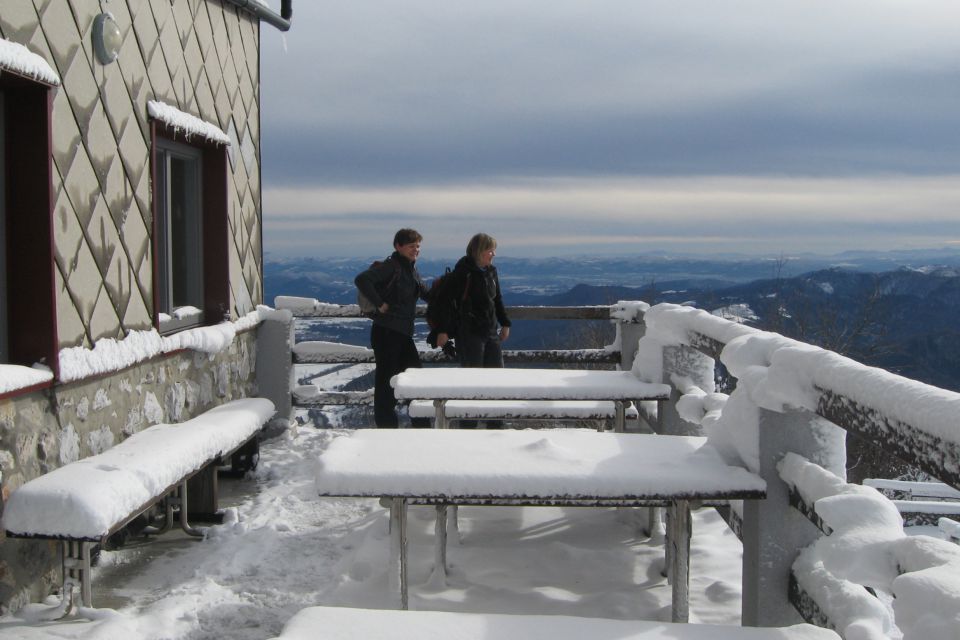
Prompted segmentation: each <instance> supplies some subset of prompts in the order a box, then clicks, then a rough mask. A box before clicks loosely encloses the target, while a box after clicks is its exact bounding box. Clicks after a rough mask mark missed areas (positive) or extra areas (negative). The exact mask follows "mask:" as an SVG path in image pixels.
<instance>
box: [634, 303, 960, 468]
mask: <svg viewBox="0 0 960 640" xmlns="http://www.w3.org/2000/svg"><path fill="white" fill-rule="evenodd" d="M644 320H645V322H646V326H647V333H646V336H645V337H644V338H643V339H642V340H641V341H640V342H641V345H640V352H639V357H638V360H637V362H636V363H635V365H634V368H635V370H637V371H638V374H639V375H640V376H641V378H643V379H644V380H648V381H651V382H662V381H663V371H662V366H663V359H662V356H661V353H662V350H663V348H664V347H665V346H671V345H684V346H688V347H693V348H696V349H702V350H705V351H708V352H714V353H713V355H717V354H719V359H720V361H721V362H722V363H723V364H724V365H725V366H726V367H727V369H728V371H729V372H730V374H731V375H732V376H733V377H735V378H736V379H737V381H738V382H737V392H735V393H734V394H732V396H731V399H730V401H731V402H734V400H735V398H734V397H733V396H736V395H737V393H738V392H742V393H746V395H747V399H748V401H749V403H750V404H751V405H753V406H755V407H758V408H763V409H768V410H771V411H783V410H784V409H785V408H796V409H806V410H808V411H811V412H813V413H815V414H817V415H819V416H821V417H823V418H825V419H827V420H830V421H831V422H833V423H835V424H838V425H840V426H842V427H843V428H845V429H849V430H852V431H855V432H857V433H858V434H860V435H863V436H865V437H866V438H868V439H869V440H871V441H873V442H875V443H876V444H877V445H878V446H881V447H882V448H884V449H885V450H887V451H888V452H890V453H892V454H894V455H896V456H898V457H900V458H903V459H904V460H906V461H908V462H913V463H915V464H917V465H918V466H920V467H921V468H922V469H924V470H925V471H927V472H928V473H931V474H932V475H934V476H936V477H938V478H939V479H941V480H944V481H948V482H956V483H957V484H960V429H957V418H956V416H958V415H960V394H958V393H956V392H953V391H947V390H945V389H939V388H937V387H933V386H930V385H927V384H924V383H921V382H917V381H915V380H910V379H908V378H904V377H902V376H898V375H895V374H892V373H889V372H887V371H884V370H882V369H878V368H875V367H868V366H866V365H863V364H860V363H858V362H855V361H854V360H851V359H849V358H846V357H843V356H841V355H839V354H836V353H833V352H831V351H827V350H825V349H821V348H819V347H815V346H812V345H809V344H805V343H802V342H798V341H796V340H791V339H789V338H785V337H783V336H781V335H778V334H775V333H768V332H764V331H759V330H757V329H753V328H750V327H746V326H744V325H742V324H739V323H736V322H731V321H729V320H724V319H722V318H718V317H716V316H713V315H711V314H710V313H708V312H706V311H703V310H700V309H694V308H691V307H681V306H677V305H672V304H660V305H656V306H654V307H651V308H650V309H649V310H647V311H646V313H645V317H644ZM704 345H707V347H704ZM716 350H719V351H716ZM712 364H713V363H712V361H709V366H711V367H712ZM703 375H704V376H705V377H706V376H707V372H704V373H703ZM709 377H710V378H711V379H712V375H709ZM704 390H705V391H706V392H708V393H709V392H712V389H704ZM742 404H744V403H735V405H734V406H738V405H742ZM739 417H740V418H748V419H749V417H750V416H745V415H741V416H739ZM750 422H751V424H747V425H742V424H741V425H740V427H739V428H740V429H748V430H752V421H750ZM729 426H734V425H733V424H732V423H731V424H730V425H729ZM749 442H756V437H755V434H753V433H749V434H744V437H738V438H735V439H734V441H731V442H728V443H727V444H730V445H732V446H733V447H734V449H735V450H737V451H738V453H739V454H740V457H741V459H742V460H743V461H744V462H747V463H748V466H750V464H749V463H750V461H751V460H752V459H754V458H755V455H756V454H755V451H753V450H751V449H750V447H749V446H748V447H747V448H746V449H742V448H741V445H742V444H743V443H749Z"/></svg>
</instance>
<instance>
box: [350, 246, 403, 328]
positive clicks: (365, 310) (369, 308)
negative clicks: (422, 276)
mask: <svg viewBox="0 0 960 640" xmlns="http://www.w3.org/2000/svg"><path fill="white" fill-rule="evenodd" d="M387 260H390V258H387ZM387 260H374V261H373V262H371V263H370V267H369V269H376V268H377V267H379V266H380V265H382V264H383V263H384V262H386V261H387ZM390 262H391V263H392V264H393V275H392V276H390V280H388V281H387V284H386V285H384V287H383V290H382V291H381V290H380V289H379V288H378V289H377V293H379V294H380V297H381V298H386V297H387V293H388V292H389V291H390V288H391V287H392V286H394V285H395V284H396V283H397V279H398V278H399V277H400V265H399V264H397V262H396V261H395V260H390ZM357 306H358V307H360V314H361V315H364V316H366V317H368V318H372V317H373V316H375V315H377V313H379V312H380V310H379V309H378V308H377V307H376V306H374V304H373V301H372V300H370V299H369V298H367V296H365V295H363V294H362V293H361V292H360V290H359V289H358V290H357Z"/></svg>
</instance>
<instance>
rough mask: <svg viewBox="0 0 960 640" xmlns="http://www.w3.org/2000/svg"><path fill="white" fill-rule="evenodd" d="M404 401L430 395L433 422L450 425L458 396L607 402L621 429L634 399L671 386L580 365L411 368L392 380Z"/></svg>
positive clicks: (658, 395)
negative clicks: (451, 409) (450, 407)
mask: <svg viewBox="0 0 960 640" xmlns="http://www.w3.org/2000/svg"><path fill="white" fill-rule="evenodd" d="M390 383H391V384H392V385H393V388H394V392H395V395H396V397H397V398H398V399H401V400H430V401H433V405H434V409H435V413H434V415H435V422H434V426H435V427H437V428H439V429H442V428H445V427H446V420H447V416H448V410H447V407H446V405H447V404H448V402H450V401H453V400H469V401H477V400H498V401H523V402H530V401H550V402H558V401H559V402H567V401H571V400H576V401H605V402H611V403H613V405H614V408H615V426H614V430H615V431H618V432H622V431H624V429H625V424H626V408H627V405H628V404H629V403H630V402H636V401H641V400H666V399H667V398H669V397H670V386H669V385H665V384H658V383H650V382H644V381H642V380H640V378H638V377H637V376H636V375H634V373H633V372H632V371H594V370H590V371H585V370H581V369H407V370H406V371H404V372H403V373H400V374H398V375H396V376H394V377H393V379H392V380H391V381H390Z"/></svg>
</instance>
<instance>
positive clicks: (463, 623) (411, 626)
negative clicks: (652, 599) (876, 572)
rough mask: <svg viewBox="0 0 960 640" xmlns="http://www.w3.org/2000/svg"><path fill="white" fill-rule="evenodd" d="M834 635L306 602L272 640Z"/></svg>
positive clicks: (801, 627)
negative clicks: (307, 603) (321, 636)
mask: <svg viewBox="0 0 960 640" xmlns="http://www.w3.org/2000/svg"><path fill="white" fill-rule="evenodd" d="M319 630H322V634H323V638H324V640H408V639H410V638H416V639H417V640H451V639H452V638H457V639H458V640H493V639H495V640H515V639H522V640H568V639H574V638H575V639H576V640H582V639H583V638H604V639H613V638H616V640H839V638H840V636H838V635H837V634H836V633H834V632H833V631H831V630H829V629H821V628H820V627H815V626H813V625H809V624H797V625H793V626H791V627H774V628H769V627H767V628H758V627H753V628H751V627H735V626H731V625H726V626H722V625H713V624H683V625H681V624H670V623H665V622H646V621H643V620H607V619H604V618H578V617H574V616H544V615H506V614H497V613H456V612H451V611H384V610H378V609H349V608H346V607H309V608H307V609H303V610H302V611H300V612H299V613H297V614H296V615H295V616H293V617H292V618H291V619H290V621H289V622H287V624H286V625H285V626H284V628H283V633H282V634H280V636H279V637H278V638H276V639H275V640H313V638H316V637H318V633H319Z"/></svg>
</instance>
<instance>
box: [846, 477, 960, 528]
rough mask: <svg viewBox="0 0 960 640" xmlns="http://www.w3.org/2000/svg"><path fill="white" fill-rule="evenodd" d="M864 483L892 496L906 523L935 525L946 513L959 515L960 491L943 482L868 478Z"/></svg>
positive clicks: (909, 524)
mask: <svg viewBox="0 0 960 640" xmlns="http://www.w3.org/2000/svg"><path fill="white" fill-rule="evenodd" d="M863 484H864V485H866V486H868V487H873V488H874V489H877V490H879V491H880V492H881V493H883V494H884V495H885V496H887V497H888V498H890V500H891V501H892V502H893V504H894V505H896V507H897V510H898V511H899V512H900V515H902V516H903V522H904V526H910V527H912V526H917V525H936V524H937V522H938V521H939V520H940V518H942V517H944V516H950V517H952V518H957V517H958V516H960V491H958V490H957V489H954V488H953V487H951V486H950V485H948V484H944V483H942V482H911V481H905V480H886V479H881V478H867V479H865V480H864V481H863Z"/></svg>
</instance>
